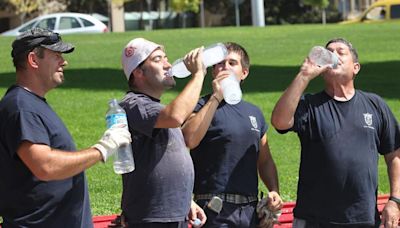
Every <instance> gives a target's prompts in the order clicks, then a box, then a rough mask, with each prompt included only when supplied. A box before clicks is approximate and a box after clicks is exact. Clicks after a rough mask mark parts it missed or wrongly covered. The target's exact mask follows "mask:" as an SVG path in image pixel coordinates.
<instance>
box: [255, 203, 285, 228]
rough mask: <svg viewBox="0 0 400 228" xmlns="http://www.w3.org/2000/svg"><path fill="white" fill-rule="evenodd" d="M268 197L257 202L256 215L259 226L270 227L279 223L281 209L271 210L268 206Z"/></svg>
mask: <svg viewBox="0 0 400 228" xmlns="http://www.w3.org/2000/svg"><path fill="white" fill-rule="evenodd" d="M268 200H269V198H268V197H264V198H262V199H261V200H260V201H259V202H258V204H257V209H256V211H257V215H258V218H259V219H260V223H259V225H258V227H259V228H272V227H273V226H274V225H275V224H279V221H278V218H279V216H280V215H281V210H277V211H272V210H270V209H269V208H268Z"/></svg>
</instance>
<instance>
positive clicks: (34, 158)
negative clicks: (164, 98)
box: [0, 28, 131, 228]
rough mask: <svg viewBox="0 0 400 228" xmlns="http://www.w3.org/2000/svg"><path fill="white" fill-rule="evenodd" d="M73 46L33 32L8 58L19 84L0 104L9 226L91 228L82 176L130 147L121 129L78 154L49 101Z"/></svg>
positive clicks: (2, 185) (2, 189)
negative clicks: (123, 147) (11, 60)
mask: <svg viewBox="0 0 400 228" xmlns="http://www.w3.org/2000/svg"><path fill="white" fill-rule="evenodd" d="M73 50H74V46H72V45H71V44H69V43H64V42H63V41H62V40H61V37H60V36H59V35H58V34H57V33H53V32H51V31H49V30H45V29H39V28H36V29H32V30H28V31H26V32H25V33H23V34H22V35H20V36H19V37H17V38H16V39H15V41H14V42H13V44H12V52H11V56H12V58H13V63H14V66H15V68H16V74H17V77H16V79H17V80H16V84H15V85H13V86H11V87H10V88H9V89H8V90H7V92H6V94H5V95H4V97H3V98H2V100H1V101H0V120H1V121H0V216H2V217H3V224H2V227H3V228H7V227H83V228H87V227H93V223H92V218H91V212H90V205H89V197H88V191H87V184H86V180H85V175H84V173H83V171H84V170H85V169H86V168H88V167H90V166H92V165H94V164H95V163H97V162H98V161H105V160H106V159H107V158H108V157H109V156H110V155H111V154H112V153H114V152H115V151H116V149H117V148H118V147H119V146H120V145H123V144H127V143H130V141H131V138H130V134H129V132H128V131H127V130H125V129H124V128H123V127H124V126H123V125H117V126H115V127H113V128H110V129H109V130H107V131H106V132H105V133H104V135H103V137H102V138H101V139H100V140H99V142H98V143H97V144H95V145H94V146H93V147H91V148H88V149H84V150H80V151H76V148H75V144H74V142H73V139H72V137H71V135H70V134H69V132H68V130H67V128H66V127H65V126H64V124H63V122H62V121H61V119H60V118H59V117H58V116H57V114H56V113H55V112H54V111H53V110H52V109H51V107H50V106H49V105H48V104H47V102H46V99H45V95H46V93H47V92H48V91H50V90H51V89H53V88H55V87H56V86H57V85H59V84H61V83H62V82H63V81H64V73H63V71H64V67H65V66H66V65H67V61H66V60H65V59H64V58H63V56H62V53H70V52H72V51H73Z"/></svg>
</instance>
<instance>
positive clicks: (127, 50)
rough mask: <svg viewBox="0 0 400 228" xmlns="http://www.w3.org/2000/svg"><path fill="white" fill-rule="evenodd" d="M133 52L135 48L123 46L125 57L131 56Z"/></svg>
mask: <svg viewBox="0 0 400 228" xmlns="http://www.w3.org/2000/svg"><path fill="white" fill-rule="evenodd" d="M134 53H135V48H134V47H127V48H125V56H126V57H128V58H129V57H131V56H132V55H133V54H134Z"/></svg>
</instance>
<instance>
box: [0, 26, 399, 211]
mask: <svg viewBox="0 0 400 228" xmlns="http://www.w3.org/2000/svg"><path fill="white" fill-rule="evenodd" d="M399 28H400V23H384V24H383V23H382V24H369V25H362V24H359V25H326V26H323V25H287V26H267V27H265V28H253V27H241V28H233V27H227V28H209V29H184V30H178V29H176V30H158V31H152V32H144V31H138V32H126V33H110V34H101V35H70V36H64V37H63V38H64V40H65V41H68V42H71V43H73V44H75V46H76V50H75V52H74V53H72V54H69V55H65V57H66V59H67V60H68V62H69V66H68V67H67V69H66V71H65V77H66V82H65V83H64V84H63V85H62V86H60V87H59V88H57V89H55V90H53V91H51V92H50V93H48V95H47V99H48V101H49V103H50V104H51V105H52V106H53V107H54V109H55V110H56V112H57V113H58V114H59V115H60V116H61V118H62V119H63V120H64V122H65V123H66V125H67V127H68V129H69V130H70V132H71V133H72V135H73V137H74V139H75V142H76V144H77V146H78V148H85V147H89V146H91V145H92V144H94V143H95V142H96V141H97V140H98V139H99V138H100V136H101V135H102V133H103V131H104V130H105V119H104V116H105V112H106V109H107V102H108V100H110V99H111V98H114V97H115V98H118V99H120V98H121V97H123V95H124V93H125V91H126V90H127V85H126V80H125V76H124V74H123V72H122V69H121V66H120V55H121V51H122V48H123V47H124V45H125V44H126V43H127V42H128V41H129V40H130V39H132V38H135V37H145V38H148V39H150V40H152V41H155V42H158V43H161V44H164V45H165V48H166V51H167V54H168V56H169V59H170V62H173V61H174V60H175V59H177V58H179V57H181V56H183V55H184V54H185V53H186V52H188V51H189V50H191V49H193V48H195V47H197V46H201V45H209V44H212V43H215V42H224V41H234V42H238V43H240V44H241V45H243V46H244V47H245V48H246V49H247V50H248V52H249V55H250V60H251V65H252V66H251V68H250V77H249V78H247V80H246V82H245V83H244V84H243V88H242V89H243V92H244V99H245V100H247V101H250V102H252V103H254V104H256V105H258V106H259V107H260V108H261V109H262V110H263V112H264V116H265V119H266V121H267V122H268V123H270V115H271V111H272V109H273V106H274V104H275V102H276V101H277V99H278V98H279V96H280V95H281V93H282V91H283V90H284V89H285V88H286V87H287V86H288V85H289V83H290V82H291V80H292V79H293V77H294V76H295V74H296V73H297V71H298V69H299V65H300V64H301V63H302V61H303V59H304V58H305V56H306V54H307V53H308V51H309V49H310V48H311V47H312V46H314V45H324V44H325V42H326V41H327V40H328V39H331V38H334V37H345V38H347V39H349V40H350V41H351V42H353V44H354V45H355V47H356V48H357V49H358V51H359V55H360V62H361V65H362V67H361V72H360V74H359V76H358V77H357V79H356V87H357V88H359V89H363V90H366V91H371V92H375V93H378V94H379V95H381V96H382V97H383V98H384V99H385V100H386V101H387V103H388V104H389V106H390V107H391V109H392V111H393V112H394V113H395V115H396V117H397V119H400V109H399V107H400V92H399V90H400V75H399V70H400V43H399V41H400V29H399ZM12 40H13V38H9V37H0V59H1V61H0V93H1V94H4V92H5V90H6V88H7V87H8V86H9V85H10V84H12V83H13V82H14V81H15V73H14V68H13V66H12V61H11V57H10V51H11V48H10V46H11V42H12ZM209 78H210V77H208V79H209ZM186 80H187V79H178V80H177V83H178V84H177V87H176V88H175V89H173V90H171V91H169V92H167V93H165V95H164V96H163V97H162V103H165V104H167V103H168V102H169V101H170V100H171V99H172V98H173V97H175V96H176V95H177V93H178V92H179V91H180V90H181V89H182V87H183V86H184V85H185V83H186ZM209 82H210V81H209V80H208V81H207V83H206V84H205V86H204V89H203V93H207V92H209V91H210V90H211V85H210V83H209ZM321 82H322V81H321V80H319V79H317V80H314V81H313V82H312V83H311V84H310V86H309V88H308V92H316V91H319V90H321V89H322V83H321ZM268 137H269V144H270V147H271V150H272V154H273V157H274V159H275V162H276V164H277V167H278V171H279V179H280V189H281V194H282V196H283V199H284V200H285V201H293V200H295V198H296V186H297V179H298V166H299V150H300V147H299V142H298V139H297V136H296V135H295V134H293V133H290V134H286V135H279V134H277V133H276V131H275V130H274V129H273V128H270V129H269V130H268ZM379 171H380V180H379V193H380V194H382V193H388V192H389V186H388V180H387V176H386V166H385V164H384V162H383V159H380V164H379ZM87 177H88V180H89V188H90V195H91V203H92V209H93V214H94V215H101V214H111V213H118V212H119V206H120V195H121V180H120V176H118V175H116V174H114V173H113V170H112V164H111V162H108V163H107V164H105V165H103V164H97V165H96V166H94V167H92V168H90V169H88V171H87ZM260 189H263V190H264V191H265V187H264V186H263V185H260Z"/></svg>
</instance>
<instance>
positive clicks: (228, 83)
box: [220, 71, 242, 105]
mask: <svg viewBox="0 0 400 228" xmlns="http://www.w3.org/2000/svg"><path fill="white" fill-rule="evenodd" d="M220 86H221V89H222V95H223V96H224V100H225V102H226V103H228V104H231V105H235V104H237V103H239V102H240V100H241V99H242V90H241V89H240V82H239V80H238V79H237V77H236V75H235V73H234V72H233V71H230V74H229V76H228V77H226V78H224V79H223V80H222V81H221V83H220Z"/></svg>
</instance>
